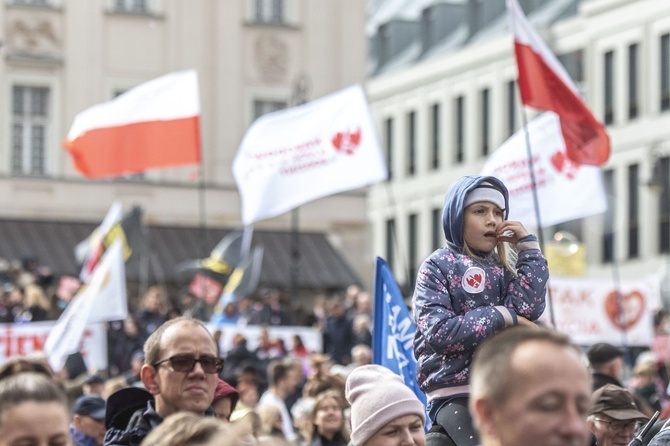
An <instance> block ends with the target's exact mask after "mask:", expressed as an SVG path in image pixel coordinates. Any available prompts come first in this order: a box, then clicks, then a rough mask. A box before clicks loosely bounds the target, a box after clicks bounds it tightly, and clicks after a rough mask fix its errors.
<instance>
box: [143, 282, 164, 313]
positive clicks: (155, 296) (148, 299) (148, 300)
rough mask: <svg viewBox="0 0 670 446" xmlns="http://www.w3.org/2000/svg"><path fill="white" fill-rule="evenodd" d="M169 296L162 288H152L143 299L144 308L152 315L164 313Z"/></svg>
mask: <svg viewBox="0 0 670 446" xmlns="http://www.w3.org/2000/svg"><path fill="white" fill-rule="evenodd" d="M166 301H167V295H166V293H165V290H164V289H163V288H162V287H160V286H157V285H155V286H152V287H150V288H149V289H148V290H147V292H146V294H145V295H144V298H143V299H142V307H143V308H144V309H145V310H147V311H149V312H151V313H162V312H164V309H165V308H164V307H165V306H166Z"/></svg>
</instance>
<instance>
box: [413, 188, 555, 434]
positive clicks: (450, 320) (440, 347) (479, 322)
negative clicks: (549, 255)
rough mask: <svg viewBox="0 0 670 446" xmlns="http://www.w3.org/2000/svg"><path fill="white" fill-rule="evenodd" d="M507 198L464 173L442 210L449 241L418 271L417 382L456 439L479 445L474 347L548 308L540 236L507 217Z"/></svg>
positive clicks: (438, 421) (434, 416) (436, 418)
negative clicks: (472, 384)
mask: <svg viewBox="0 0 670 446" xmlns="http://www.w3.org/2000/svg"><path fill="white" fill-rule="evenodd" d="M508 202H509V194H508V191H507V188H506V187H505V185H504V184H503V183H502V182H501V181H500V180H499V179H497V178H495V177H490V176H474V175H473V176H465V177H462V178H460V179H459V180H457V181H456V182H455V183H454V184H452V186H451V187H450V188H449V190H448V192H447V196H446V198H445V203H444V209H443V211H442V226H443V228H444V234H445V236H446V240H447V244H446V246H444V247H442V248H439V249H438V250H436V251H435V252H433V253H432V254H431V255H430V256H429V257H428V259H426V260H425V261H424V262H423V264H422V265H421V268H420V269H419V272H418V276H417V281H416V288H415V291H414V297H413V312H414V317H415V320H416V322H417V331H416V334H415V338H414V354H415V357H416V358H417V381H418V383H419V385H420V387H421V389H422V390H423V391H424V392H425V393H426V396H427V397H428V413H429V416H430V419H431V421H432V422H433V424H434V425H440V426H442V428H443V429H444V431H446V433H447V435H449V436H450V437H451V440H452V441H453V443H454V444H456V445H458V446H462V445H477V444H479V443H478V438H477V435H476V433H475V430H474V428H473V427H472V420H471V419H470V416H469V414H468V395H469V392H470V389H469V376H470V363H471V361H472V356H473V353H474V351H475V349H476V348H477V346H478V345H479V344H481V343H482V342H483V341H484V340H485V339H487V338H489V337H490V336H492V335H493V334H494V333H496V332H498V331H500V330H502V329H503V328H505V327H509V326H512V325H534V324H533V322H531V321H535V320H537V319H538V318H539V317H540V316H541V315H542V312H543V311H544V308H545V293H546V287H547V280H548V279H549V270H548V268H547V261H546V259H545V258H544V257H543V255H542V253H541V252H540V246H539V243H538V241H537V238H536V237H535V236H534V235H532V234H529V233H528V231H527V230H526V228H525V227H524V226H523V225H522V224H521V223H520V222H518V221H508V220H507V216H508V215H509V207H508ZM508 244H511V245H512V246H510V245H508ZM513 265H515V266H513Z"/></svg>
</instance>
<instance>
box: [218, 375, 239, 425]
mask: <svg viewBox="0 0 670 446" xmlns="http://www.w3.org/2000/svg"><path fill="white" fill-rule="evenodd" d="M239 399H240V394H239V392H238V391H237V390H236V389H235V388H234V387H233V386H231V385H230V384H228V383H227V382H225V381H224V380H222V379H221V378H219V379H218V381H217V383H216V390H215V391H214V400H213V401H212V409H214V412H215V413H216V417H217V418H218V419H220V420H222V421H228V420H229V419H230V414H231V413H232V412H233V410H235V406H236V405H237V400H239Z"/></svg>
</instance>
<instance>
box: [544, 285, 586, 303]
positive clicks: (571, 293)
mask: <svg viewBox="0 0 670 446" xmlns="http://www.w3.org/2000/svg"><path fill="white" fill-rule="evenodd" d="M552 293H554V294H555V295H556V300H557V301H558V303H559V304H561V305H592V304H593V301H592V299H591V292H590V291H587V290H571V289H566V290H563V291H559V290H557V289H556V288H552Z"/></svg>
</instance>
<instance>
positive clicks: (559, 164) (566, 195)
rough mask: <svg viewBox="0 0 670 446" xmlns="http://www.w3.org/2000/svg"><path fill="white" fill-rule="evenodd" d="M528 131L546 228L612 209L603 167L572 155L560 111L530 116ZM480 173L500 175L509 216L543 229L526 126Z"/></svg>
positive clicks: (498, 149)
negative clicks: (569, 151)
mask: <svg viewBox="0 0 670 446" xmlns="http://www.w3.org/2000/svg"><path fill="white" fill-rule="evenodd" d="M528 135H529V137H530V146H531V148H532V151H531V153H532V161H533V172H534V173H535V188H536V190H537V197H538V205H539V208H540V209H539V212H540V220H541V223H542V226H543V227H547V226H553V225H556V224H559V223H562V222H565V221H570V220H576V219H578V218H584V217H588V216H590V215H596V214H600V213H603V212H605V211H606V210H607V195H606V194H605V188H604V185H603V181H602V172H601V169H600V168H599V167H595V166H587V165H580V164H577V163H575V162H574V161H572V160H571V159H570V158H568V156H567V152H566V147H565V143H564V142H563V136H562V134H561V124H560V119H559V117H558V116H557V115H556V114H555V113H553V112H545V113H542V114H541V115H539V116H537V117H536V118H535V119H533V120H531V121H530V122H529V123H528ZM481 174H482V175H492V176H494V177H496V178H499V179H500V180H502V182H503V183H505V185H506V186H507V188H508V189H509V219H510V220H517V221H520V222H522V223H523V224H524V225H526V226H528V227H531V228H537V227H538V224H537V218H536V215H535V206H534V201H533V186H532V184H533V182H532V181H531V177H530V169H529V161H528V153H527V151H526V131H525V129H523V128H522V129H519V130H518V131H517V132H516V133H514V135H512V136H511V137H510V138H509V139H508V140H507V141H505V142H504V143H503V144H502V145H501V146H500V147H499V148H497V149H496V150H495V151H494V152H493V153H492V154H491V155H490V156H489V158H488V159H487V161H486V164H484V167H483V168H482V171H481Z"/></svg>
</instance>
